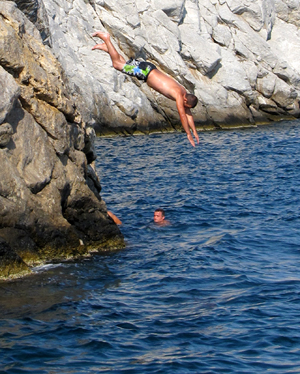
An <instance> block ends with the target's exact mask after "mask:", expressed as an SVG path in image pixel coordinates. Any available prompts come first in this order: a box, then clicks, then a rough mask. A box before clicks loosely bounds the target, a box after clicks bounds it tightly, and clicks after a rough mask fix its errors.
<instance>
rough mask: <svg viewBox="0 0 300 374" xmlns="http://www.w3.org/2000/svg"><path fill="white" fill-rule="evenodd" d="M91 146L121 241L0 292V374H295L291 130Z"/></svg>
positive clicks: (298, 160) (298, 248) (299, 292)
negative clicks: (159, 222) (158, 218)
mask: <svg viewBox="0 0 300 374" xmlns="http://www.w3.org/2000/svg"><path fill="white" fill-rule="evenodd" d="M96 149H97V153H98V159H97V161H96V164H97V169H98V173H99V175H100V179H101V185H102V192H101V196H102V197H103V199H104V200H105V202H106V204H107V207H108V209H109V210H111V211H113V212H114V213H115V214H116V215H117V216H118V217H119V218H120V219H121V220H122V222H123V224H122V226H120V229H121V231H122V233H123V235H124V237H125V240H126V243H127V246H126V248H125V249H124V250H121V251H118V252H113V253H107V254H105V255H95V256H93V257H92V258H89V259H85V260H81V261H77V262H69V263H62V264H56V265H49V267H48V268H43V269H37V270H36V273H35V274H34V275H32V276H30V277H27V278H25V279H22V280H19V281H13V282H2V283H0V301H1V303H0V373H99V372H100V373H164V374H174V373H201V374H204V373H300V317H299V314H300V313H299V310H300V276H299V259H300V235H299V232H300V198H299V196H300V157H299V155H300V122H299V121H294V122H282V123H278V124H274V125H272V126H263V127H258V128H252V129H246V130H245V129H244V130H242V129H238V130H232V131H218V132H203V133H200V144H199V145H198V146H197V147H196V148H195V149H194V148H192V147H191V146H190V144H189V142H188V141H187V139H186V136H185V134H182V133H174V134H155V135H150V136H134V137H120V136H117V137H114V138H99V139H97V142H96ZM157 207H162V208H164V209H165V210H166V215H167V218H168V219H169V220H170V221H171V223H172V225H170V226H165V227H158V226H155V225H154V224H153V223H152V219H153V212H154V210H155V209H156V208H157Z"/></svg>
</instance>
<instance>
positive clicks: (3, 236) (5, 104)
mask: <svg viewBox="0 0 300 374" xmlns="http://www.w3.org/2000/svg"><path fill="white" fill-rule="evenodd" d="M0 87H1V93H0V165H1V168H0V278H9V277H13V276H16V275H18V276H19V275H21V274H26V273H29V272H30V271H31V266H33V265H37V264H41V263H44V262H46V261H48V260H51V261H53V260H55V259H65V258H72V257H77V256H81V255H87V254H88V253H89V251H90V250H96V249H97V248H103V247H104V248H111V247H116V246H122V245H123V238H122V235H121V233H120V231H119V229H118V228H117V226H116V225H115V224H114V223H113V221H112V219H111V218H109V216H108V215H107V210H106V206H105V203H104V202H103V201H102V199H101V197H100V194H99V193H100V189H101V187H100V183H99V179H98V177H97V174H96V172H95V170H94V168H93V161H94V160H95V151H94V149H93V134H94V132H93V129H91V128H88V127H86V125H85V122H84V121H83V120H82V118H81V116H80V114H79V111H78V109H77V107H76V100H74V98H73V97H72V95H71V94H70V90H69V88H68V84H67V80H66V78H65V76H64V74H63V70H62V68H61V66H60V64H59V63H58V61H57V59H56V58H55V57H54V56H53V54H52V52H51V51H50V49H49V48H48V47H46V46H45V45H44V44H43V42H42V39H41V36H40V32H39V31H38V30H37V29H36V28H35V26H34V25H33V24H32V23H31V22H30V21H29V20H28V19H27V17H25V15H24V14H23V13H22V12H21V11H20V10H19V9H17V7H16V5H15V3H13V2H8V1H7V2H6V1H0Z"/></svg>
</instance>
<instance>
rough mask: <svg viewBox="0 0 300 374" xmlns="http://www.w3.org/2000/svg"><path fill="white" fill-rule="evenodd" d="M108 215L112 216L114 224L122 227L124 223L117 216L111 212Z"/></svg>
mask: <svg viewBox="0 0 300 374" xmlns="http://www.w3.org/2000/svg"><path fill="white" fill-rule="evenodd" d="M107 214H108V215H109V216H110V218H112V220H113V221H114V223H115V224H116V225H122V222H121V221H120V220H119V218H118V217H117V216H115V215H114V214H113V213H112V212H110V211H109V210H108V211H107Z"/></svg>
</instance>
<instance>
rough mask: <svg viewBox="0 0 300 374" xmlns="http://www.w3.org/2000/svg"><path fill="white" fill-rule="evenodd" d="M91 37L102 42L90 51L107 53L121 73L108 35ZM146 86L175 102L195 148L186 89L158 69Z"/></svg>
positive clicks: (119, 58)
mask: <svg viewBox="0 0 300 374" xmlns="http://www.w3.org/2000/svg"><path fill="white" fill-rule="evenodd" d="M92 36H93V37H96V36H97V37H98V38H100V39H102V40H103V42H104V43H100V44H96V45H95V46H94V47H93V48H92V50H95V49H99V50H101V51H104V52H107V53H108V54H109V55H110V58H111V61H112V64H113V67H114V68H115V69H116V70H119V71H122V69H123V67H124V65H125V64H126V61H125V59H124V58H123V57H122V56H121V55H120V54H119V52H118V51H117V50H116V49H115V47H114V46H113V44H112V42H111V40H110V35H109V34H108V33H106V32H101V31H97V32H95V33H94V34H93V35H92ZM147 84H148V86H149V87H151V88H153V89H154V90H155V91H157V92H159V93H161V94H162V95H164V96H165V97H167V98H168V99H171V100H173V101H175V102H176V106H177V110H178V114H179V116H180V121H181V124H182V127H183V128H184V130H185V132H186V134H187V138H188V140H189V142H190V143H191V145H192V146H193V147H195V142H194V139H193V136H192V133H191V130H192V132H193V134H194V137H195V139H196V142H197V143H198V144H199V136H198V134H197V130H196V127H195V123H194V119H193V116H192V113H191V110H190V109H191V106H190V105H189V104H188V102H187V98H186V95H187V94H188V93H187V91H186V89H185V88H184V87H183V86H181V85H180V84H179V83H178V82H176V81H175V80H174V79H173V78H171V77H170V76H168V75H167V74H165V73H163V72H162V71H160V70H158V69H154V70H152V71H151V72H150V73H149V75H148V78H147Z"/></svg>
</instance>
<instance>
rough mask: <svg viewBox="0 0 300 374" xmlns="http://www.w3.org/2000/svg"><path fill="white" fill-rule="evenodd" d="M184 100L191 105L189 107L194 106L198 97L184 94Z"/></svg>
mask: <svg viewBox="0 0 300 374" xmlns="http://www.w3.org/2000/svg"><path fill="white" fill-rule="evenodd" d="M186 101H187V103H188V104H189V105H190V106H191V108H195V106H196V105H197V104H198V99H197V97H196V96H195V95H193V94H186Z"/></svg>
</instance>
